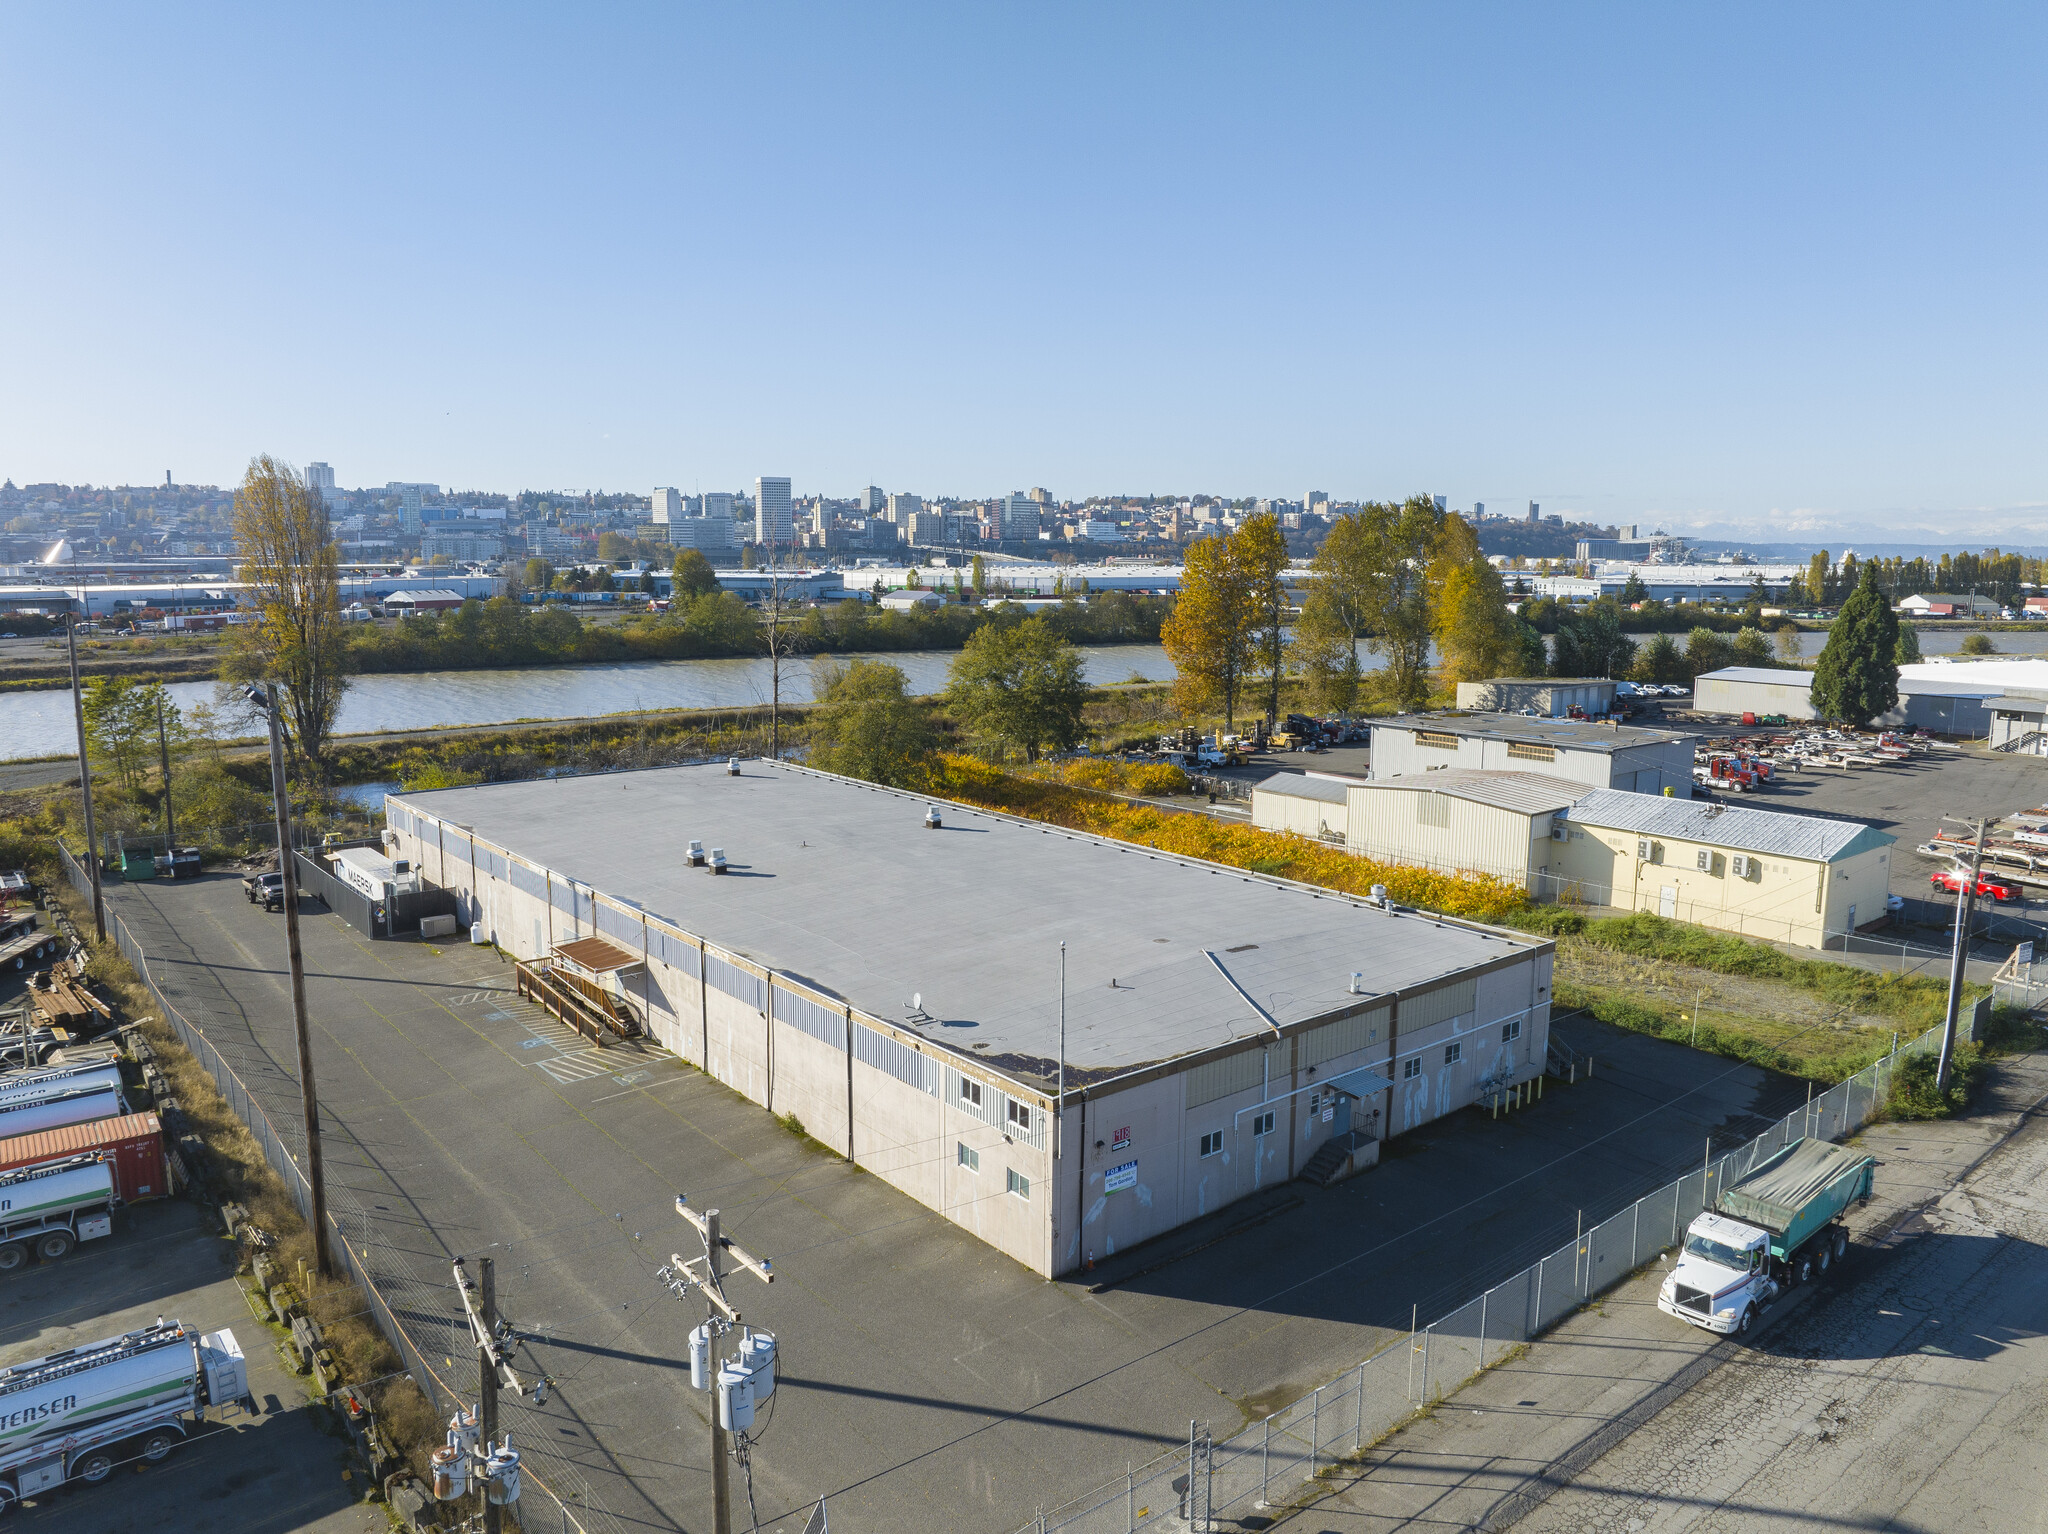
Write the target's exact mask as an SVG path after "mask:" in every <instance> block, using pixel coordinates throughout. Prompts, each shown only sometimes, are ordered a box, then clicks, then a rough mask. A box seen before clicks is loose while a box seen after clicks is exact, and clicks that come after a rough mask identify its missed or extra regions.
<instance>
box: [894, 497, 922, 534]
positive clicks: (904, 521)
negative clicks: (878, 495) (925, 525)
mask: <svg viewBox="0 0 2048 1534" xmlns="http://www.w3.org/2000/svg"><path fill="white" fill-rule="evenodd" d="M923 510H924V502H923V501H922V500H921V499H920V498H919V497H917V496H914V495H892V496H890V497H889V505H888V510H887V513H886V515H887V516H888V518H889V520H890V521H891V522H894V523H895V524H896V525H897V526H898V527H908V526H910V519H911V518H912V517H914V516H916V515H917V514H918V513H919V512H920V511H923Z"/></svg>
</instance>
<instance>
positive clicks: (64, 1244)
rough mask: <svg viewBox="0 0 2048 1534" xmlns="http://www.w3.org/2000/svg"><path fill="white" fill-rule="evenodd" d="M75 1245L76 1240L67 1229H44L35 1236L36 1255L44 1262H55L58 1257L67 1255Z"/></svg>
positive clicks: (76, 1243)
mask: <svg viewBox="0 0 2048 1534" xmlns="http://www.w3.org/2000/svg"><path fill="white" fill-rule="evenodd" d="M76 1245H78V1242H77V1241H76V1240H75V1239H74V1238H73V1236H72V1234H71V1232H70V1231H68V1230H52V1231H46V1232H45V1233H44V1234H43V1235H41V1236H39V1237H37V1238H36V1255H37V1256H38V1257H40V1258H42V1259H43V1260H44V1261H45V1262H55V1261H56V1260H57V1259H58V1258H59V1257H69V1256H70V1255H71V1249H72V1248H73V1247H74V1246H76Z"/></svg>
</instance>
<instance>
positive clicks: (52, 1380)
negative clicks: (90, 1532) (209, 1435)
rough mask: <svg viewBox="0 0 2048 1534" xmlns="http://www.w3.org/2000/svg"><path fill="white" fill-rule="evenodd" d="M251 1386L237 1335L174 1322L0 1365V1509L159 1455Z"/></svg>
mask: <svg viewBox="0 0 2048 1534" xmlns="http://www.w3.org/2000/svg"><path fill="white" fill-rule="evenodd" d="M248 1393H249V1372H248V1368H247V1366H246V1365H245V1363H244V1362H243V1359H242V1349H241V1346H240V1344H238V1343H237V1342H236V1341H235V1334H234V1333H233V1332H231V1331H226V1330H222V1331H218V1332H210V1333H208V1334H207V1335H206V1336H203V1337H202V1336H200V1335H199V1334H198V1333H196V1332H193V1331H190V1330H188V1329H187V1328H186V1327H185V1326H184V1325H183V1324H182V1323H180V1322H177V1321H170V1322H164V1321H159V1322H158V1323H157V1324H156V1325H155V1326H145V1327H143V1328H141V1329H140V1330H139V1331H132V1332H128V1333H126V1334H124V1335H123V1336H119V1337H109V1338H107V1339H106V1340H105V1341H104V1342H95V1343H91V1344H88V1345H87V1346H85V1347H81V1348H71V1349H68V1350H67V1351H65V1352H62V1353H51V1354H49V1355H48V1356H47V1357H43V1358H32V1359H30V1360H28V1361H27V1362H26V1363H19V1364H14V1365H11V1366H10V1367H8V1368H5V1369H0V1512H4V1511H6V1510H7V1509H9V1508H11V1507H13V1506H14V1504H15V1503H17V1502H18V1501H20V1500H21V1499H22V1498H23V1497H32V1496H35V1495H36V1494H37V1493H38V1492H43V1491H48V1490H51V1489H52V1488H54V1487H57V1486H61V1485H63V1484H64V1483H65V1482H66V1481H85V1482H88V1483H95V1484H96V1483H98V1482H100V1481H104V1480H105V1479H106V1478H107V1477H108V1476H110V1475H112V1474H113V1473H114V1470H115V1467H116V1466H118V1465H120V1464H122V1463H123V1462H124V1461H129V1460H137V1459H140V1460H146V1461H149V1462H152V1463H154V1462H156V1461H159V1460H161V1459H163V1458H164V1457H165V1456H166V1455H168V1454H169V1453H170V1452H171V1450H173V1449H175V1448H176V1447H177V1446H178V1444H179V1443H180V1442H181V1441H182V1440H183V1439H184V1438H185V1436H186V1435H187V1433H188V1432H189V1431H190V1430H191V1427H192V1425H193V1424H194V1423H197V1422H199V1421H202V1420H203V1419H204V1417H205V1413H206V1408H207V1407H208V1406H214V1407H219V1408H225V1407H228V1406H230V1405H234V1404H236V1403H238V1402H240V1401H241V1400H242V1398H243V1397H245V1396H246V1395H248Z"/></svg>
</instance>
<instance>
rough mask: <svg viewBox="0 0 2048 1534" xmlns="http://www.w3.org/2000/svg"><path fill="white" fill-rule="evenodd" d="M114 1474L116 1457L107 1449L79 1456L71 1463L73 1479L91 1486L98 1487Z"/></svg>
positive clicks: (95, 1450)
mask: <svg viewBox="0 0 2048 1534" xmlns="http://www.w3.org/2000/svg"><path fill="white" fill-rule="evenodd" d="M113 1473H114V1456H113V1454H112V1453H111V1452H110V1451H108V1450H106V1449H94V1450H93V1451H92V1452H91V1453H89V1454H81V1455H79V1456H78V1458H77V1459H75V1460H73V1461H72V1462H71V1476H72V1479H73V1480H78V1481H84V1482H86V1483H87V1484H89V1485H93V1486H97V1485H98V1484H99V1483H100V1482H101V1481H104V1480H105V1479H106V1478H107V1477H108V1476H110V1475H112V1474H113Z"/></svg>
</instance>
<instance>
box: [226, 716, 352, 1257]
mask: <svg viewBox="0 0 2048 1534" xmlns="http://www.w3.org/2000/svg"><path fill="white" fill-rule="evenodd" d="M245 696H247V697H248V699H249V701H250V702H252V703H255V704H257V706H258V707H260V708H261V709H262V710H263V713H264V717H265V718H266V719H268V720H269V722H270V794H271V798H272V799H273V800H274V801H275V807H276V811H277V869H278V873H279V875H280V876H281V877H282V879H283V881H284V889H283V892H282V893H283V895H284V941H285V951H286V954H287V956H288V957H289V960H290V963H291V975H292V1027H293V1031H294V1032H295V1034H296V1035H297V1038H298V1045H299V1111H300V1113H301V1114H302V1115H303V1116H304V1118H305V1121H306V1183H307V1186H308V1187H309V1188H310V1189H311V1191H312V1198H313V1213H312V1219H311V1222H310V1223H311V1224H312V1227H313V1254H314V1257H315V1259H316V1260H317V1261H318V1263H319V1265H320V1275H321V1277H323V1278H332V1277H333V1276H334V1258H333V1256H332V1254H331V1253H330V1252H329V1251H328V1249H327V1176H326V1171H325V1169H324V1167H323V1165H322V1162H321V1158H320V1099H319V1096H318V1095H317V1094H316V1093H315V1091H314V1090H313V1034H312V1030H311V1028H310V1027H309V1026H308V1025H307V1022H306V961H305V956H304V955H303V953H302V952H301V951H300V948H299V878H298V874H297V872H296V871H295V870H294V868H293V866H292V858H293V856H294V854H293V851H292V810H291V800H290V799H289V798H288V797H287V796H286V793H285V781H284V726H283V724H282V722H281V716H282V714H283V712H284V709H283V705H282V704H281V702H280V701H279V699H278V696H277V683H275V682H265V683H264V684H263V687H262V689H261V690H260V691H259V690H258V689H256V688H254V687H251V688H250V689H249V690H248V692H247V694H246V695H245Z"/></svg>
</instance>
